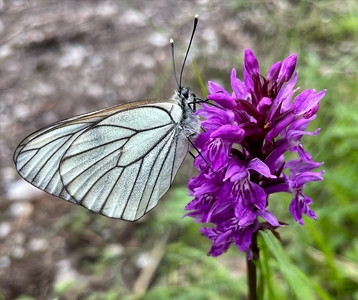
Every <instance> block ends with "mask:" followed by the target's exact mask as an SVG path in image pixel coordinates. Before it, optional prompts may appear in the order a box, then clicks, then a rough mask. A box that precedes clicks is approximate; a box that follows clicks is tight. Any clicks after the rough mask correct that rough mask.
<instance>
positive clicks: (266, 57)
mask: <svg viewBox="0 0 358 300" xmlns="http://www.w3.org/2000/svg"><path fill="white" fill-rule="evenodd" d="M0 13H1V15H0V33H1V35H0V59H1V64H0V97H1V108H0V113H1V115H0V116H1V119H0V130H1V140H0V147H1V148H0V149H1V153H0V164H1V165H0V176H1V186H0V299H6V300H9V299H22V300H24V299H245V298H246V277H245V276H246V275H245V272H246V266H245V255H244V254H243V253H241V252H239V251H238V250H237V249H236V248H234V247H232V248H231V249H230V251H228V253H226V254H224V255H222V256H221V257H218V258H212V257H208V256H207V255H206V253H207V252H208V250H209V248H210V246H211V242H210V241H209V240H208V239H206V238H205V237H202V236H201V234H200V233H199V231H198V230H199V228H200V226H199V225H198V224H194V222H193V221H192V219H189V218H184V219H182V216H183V215H184V214H185V211H184V206H185V205H186V203H188V202H189V201H190V198H189V197H188V196H187V189H186V182H187V181H188V179H189V178H190V177H192V176H194V175H195V172H194V168H193V167H192V166H191V163H192V159H191V157H189V156H188V158H187V161H186V163H185V165H184V166H183V167H182V169H181V171H180V174H179V175H178V176H177V178H176V181H175V183H174V185H173V187H172V188H171V189H170V191H169V192H168V193H167V194H166V196H165V197H164V198H163V199H162V200H161V201H160V203H159V205H158V206H157V208H156V209H155V210H153V211H152V212H151V213H150V214H148V215H147V216H145V217H144V218H142V219H141V220H140V221H139V222H136V223H128V222H124V221H118V220H111V219H108V218H105V217H103V216H100V215H96V214H93V213H91V212H88V211H86V210H85V209H84V208H82V207H79V206H76V205H73V204H69V203H67V202H66V201H63V200H60V199H58V198H55V197H52V196H50V195H48V194H46V193H44V192H41V191H40V190H38V189H36V188H33V187H32V186H31V185H30V184H28V183H26V182H25V181H24V180H22V179H21V178H20V177H19V176H18V175H17V173H16V171H15V169H14V167H13V162H12V155H13V152H14V150H15V148H16V146H17V145H18V144H19V143H20V142H21V140H22V139H23V138H25V137H26V136H27V135H28V134H30V133H32V132H33V131H35V130H37V129H39V128H41V127H43V126H45V125H47V124H49V123H51V122H55V121H58V120H60V119H64V118H67V117H71V116H73V115H76V114H80V113H85V112H90V111H94V110H97V109H100V108H104V107H107V106H112V105H116V104H119V103H124V102H130V101H133V100H138V99H146V98H154V97H170V96H171V95H172V94H173V91H174V89H175V88H176V84H175V81H174V76H173V67H172V62H171V52H170V46H169V39H170V38H173V39H174V41H175V45H176V48H175V52H176V56H175V59H176V62H177V68H179V66H180V64H181V63H182V61H183V57H184V54H185V50H186V47H187V45H188V41H189V37H190V34H191V31H192V26H193V25H192V24H193V18H194V15H195V14H199V25H198V28H197V32H196V36H195V39H194V43H193V46H192V49H191V51H190V55H189V57H193V58H194V59H195V62H196V64H197V66H198V69H199V72H200V73H201V76H202V77H203V80H204V81H205V82H207V81H208V80H213V81H216V82H218V83H220V84H222V85H223V86H225V87H227V88H228V89H229V88H230V81H229V76H230V72H231V69H232V68H236V69H237V71H238V77H239V78H242V75H241V74H242V61H243V51H244V49H245V48H251V49H252V50H253V51H254V53H255V54H256V56H257V57H258V59H259V61H260V66H261V71H262V73H263V74H266V72H267V69H268V67H269V66H270V65H271V64H272V63H274V62H276V61H278V60H283V59H284V58H286V57H287V56H288V55H289V54H290V53H293V52H295V53H297V54H298V58H299V59H298V68H297V69H298V70H299V80H298V84H297V86H300V87H301V89H302V90H304V89H309V88H314V89H316V90H322V89H325V88H327V89H328V92H327V94H326V96H325V98H324V99H323V100H322V101H321V106H320V111H319V113H318V118H317V119H316V120H315V121H314V122H313V124H311V127H310V129H312V130H314V129H316V128H317V127H321V128H322V130H321V133H320V134H319V135H318V136H317V137H305V138H304V140H303V142H304V145H305V146H306V148H307V150H308V151H309V152H310V153H311V154H312V155H313V158H314V160H315V161H324V162H325V165H324V169H325V170H326V173H325V175H324V178H325V180H324V181H323V182H318V183H312V184H310V185H309V186H308V189H307V191H306V193H307V195H309V196H310V197H312V198H313V200H314V204H313V205H312V206H311V208H312V209H314V210H315V211H316V212H317V215H318V220H317V221H313V220H311V219H308V218H304V222H305V226H300V225H298V224H297V223H295V222H294V220H293V219H292V218H291V217H290V215H289V213H288V205H289V203H290V200H291V197H290V195H282V196H279V197H277V196H276V197H274V198H272V199H270V206H269V209H270V210H271V211H273V212H274V213H275V215H276V216H277V217H278V219H279V220H281V221H283V222H286V223H288V224H289V226H286V227H285V228H281V229H280V230H279V233H280V235H281V238H282V241H283V243H282V244H283V247H284V249H285V254H286V255H287V256H288V258H289V259H290V261H291V262H292V263H293V264H294V265H295V266H296V267H297V268H298V269H299V270H300V271H301V272H302V273H303V274H304V275H305V276H307V277H308V278H309V279H310V282H311V283H312V286H313V287H314V286H316V287H317V286H318V287H320V289H322V290H323V291H324V292H323V294H324V295H325V296H324V297H323V296H322V295H323V294H322V293H321V294H320V295H319V293H317V296H316V299H358V187H357V183H358V176H357V173H358V151H357V150H358V96H357V95H358V73H357V67H358V43H357V41H358V2H357V1H356V0H342V1H338V0H337V1H326V0H322V1H299V0H291V1H285V0H281V1H273V0H271V1H269V0H266V1H265V0H261V1H243V0H242V1H239V0H237V1H234V0H231V1H219V0H213V1H208V0H196V1H174V0H173V1H164V0H153V1H138V0H109V1H95V0H86V1H84V0H82V1H80V0H78V1H69V0H67V1H51V0H37V1H35V0H31V1H29V0H12V1H4V0H0ZM183 82H184V85H187V86H190V87H191V88H192V89H193V90H194V91H195V92H196V94H197V95H199V96H201V91H200V88H199V85H198V81H197V79H196V78H195V75H194V70H193V67H192V66H191V62H190V60H188V61H187V64H186V68H185V71H184V79H183ZM260 245H261V247H262V248H263V249H264V248H265V243H264V242H263V241H262V240H260ZM267 261H268V265H269V267H270V270H271V273H270V280H271V281H272V284H273V287H272V289H273V290H274V295H275V299H303V298H300V297H297V296H295V294H294V293H293V292H292V289H291V288H290V286H289V285H288V284H287V280H286V279H285V277H284V276H283V275H282V272H281V271H280V264H279V263H278V262H277V260H275V258H274V257H273V256H269V258H267ZM271 295H272V294H271ZM267 299H268V298H267Z"/></svg>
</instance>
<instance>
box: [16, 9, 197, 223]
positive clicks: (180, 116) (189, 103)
mask: <svg viewBox="0 0 358 300" xmlns="http://www.w3.org/2000/svg"><path fill="white" fill-rule="evenodd" d="M197 20H198V19H197V16H196V17H195V21H194V29H193V32H192V36H191V39H190V43H189V46H188V50H187V52H186V56H185V59H184V63H183V67H184V64H185V60H186V58H187V55H188V51H189V49H190V45H191V42H192V39H193V35H194V32H195V28H196V24H197ZM171 45H172V54H173V55H172V56H173V61H174V48H173V44H172V42H171ZM183 67H182V70H181V73H180V82H179V83H178V80H177V83H178V89H177V90H176V91H175V93H174V95H173V96H172V97H171V98H164V99H152V100H142V101H136V102H132V103H128V104H123V105H117V106H113V107H110V108H105V109H101V110H98V111H95V112H92V113H87V114H82V115H79V116H75V117H72V118H69V119H66V120H63V121H59V122H56V123H54V124H51V125H48V126H46V127H44V128H42V129H40V130H38V131H36V132H34V133H32V134H31V135H29V136H28V137H26V138H25V139H24V140H23V141H22V142H21V143H20V144H19V145H18V147H17V148H16V150H15V153H14V164H15V167H16V169H17V171H18V173H19V174H20V176H21V177H23V178H24V179H25V180H26V181H28V182H29V183H31V184H32V185H34V186H36V187H38V188H39V189H41V190H43V191H45V192H47V193H49V194H51V195H54V196H57V197H60V198H62V199H64V200H66V201H69V202H72V203H75V204H78V205H81V206H84V207H85V208H87V209H88V210H90V211H92V212H95V213H100V214H102V215H105V216H107V217H111V218H116V219H122V220H126V221H136V220H138V219H140V218H141V217H142V216H143V215H144V214H146V213H148V212H149V211H150V210H152V209H153V208H154V207H155V206H156V205H157V203H158V200H159V199H160V198H161V197H162V196H163V195H164V194H165V193H166V192H167V191H168V189H169V188H170V186H171V184H172V182H173V180H174V177H175V175H176V174H177V172H178V169H179V167H180V166H181V164H182V162H183V160H184V158H185V156H186V154H187V153H188V151H189V145H190V143H191V140H190V139H193V138H195V137H196V135H197V134H198V133H199V131H200V125H199V120H198V118H197V116H196V115H195V114H194V110H195V109H194V108H195V103H197V102H198V101H197V97H196V96H195V94H194V93H193V92H192V91H191V90H190V89H189V88H186V87H182V86H181V78H182V72H183ZM174 69H175V68H174ZM174 74H175V70H174Z"/></svg>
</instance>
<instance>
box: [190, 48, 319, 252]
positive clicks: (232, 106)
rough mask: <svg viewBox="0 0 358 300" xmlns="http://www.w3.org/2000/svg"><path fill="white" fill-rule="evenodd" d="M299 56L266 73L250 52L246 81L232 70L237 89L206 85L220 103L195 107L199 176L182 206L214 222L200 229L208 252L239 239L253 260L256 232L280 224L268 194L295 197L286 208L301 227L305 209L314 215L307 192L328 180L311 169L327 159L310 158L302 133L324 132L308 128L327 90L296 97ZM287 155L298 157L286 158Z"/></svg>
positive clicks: (233, 85)
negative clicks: (198, 122) (307, 188)
mask: <svg viewBox="0 0 358 300" xmlns="http://www.w3.org/2000/svg"><path fill="white" fill-rule="evenodd" d="M296 61H297V55H296V54H291V55H290V56H289V57H287V58H286V59H285V60H284V61H283V62H276V63H275V64H273V65H272V66H271V67H270V68H269V71H268V74H267V76H266V77H264V76H262V75H261V74H260V67H259V63H258V60H257V58H256V57H255V55H254V54H253V53H252V51H251V50H250V49H247V50H246V51H245V57H244V74H243V77H244V81H241V80H240V79H238V78H237V77H236V70H235V69H233V70H232V72H231V76H230V79H231V88H232V93H230V92H228V91H226V90H225V89H224V88H223V87H221V86H220V85H218V84H216V83H214V82H209V92H210V94H209V95H208V99H209V100H211V101H213V102H214V103H215V106H210V105H205V104H204V105H203V107H202V109H201V110H199V111H197V115H199V116H200V117H202V118H204V120H203V121H201V126H202V127H203V128H204V132H202V133H201V134H200V135H199V136H198V138H197V139H196V141H195V146H196V147H197V148H198V149H199V150H200V153H201V154H200V155H199V156H197V157H196V158H195V160H194V166H195V167H196V168H197V169H198V170H199V171H200V173H199V175H198V176H196V177H194V178H192V179H191V180H190V181H189V185H188V186H189V191H190V195H191V196H194V199H193V200H192V201H191V202H190V203H189V204H188V205H187V206H186V207H185V209H186V210H187V211H189V212H188V213H187V214H186V216H190V217H192V218H194V220H195V221H197V222H200V223H212V224H214V227H212V228H202V229H201V232H202V233H203V234H204V235H205V236H207V237H208V238H209V239H211V240H212V241H213V245H212V247H211V249H210V251H209V255H212V256H218V255H221V254H222V253H223V252H225V251H226V250H227V249H228V248H229V247H230V245H231V244H235V245H236V246H237V247H238V248H239V249H240V251H245V252H247V254H248V256H249V257H250V255H251V250H250V246H251V241H252V236H253V234H254V233H255V232H257V231H258V230H260V229H263V228H268V227H269V228H273V229H275V228H277V227H280V226H282V225H281V224H283V223H280V222H279V221H278V220H277V218H276V217H275V216H274V214H273V213H272V212H271V211H269V210H268V209H267V206H268V204H269V202H268V196H269V195H270V194H273V193H278V192H286V193H291V194H292V195H293V199H292V202H291V204H290V205H289V211H290V213H291V215H292V217H293V218H294V219H295V220H296V221H297V222H298V223H299V224H302V225H303V220H302V217H303V215H304V214H305V215H306V216H308V217H310V218H312V219H316V218H317V216H316V214H315V212H314V211H313V210H312V209H310V208H309V205H311V204H312V202H313V201H312V199H311V198H309V197H307V196H306V195H305V194H304V193H303V189H304V187H305V185H306V184H307V183H309V182H312V181H320V180H323V178H322V174H323V172H324V171H320V172H312V170H313V169H315V168H317V167H320V166H321V165H322V163H318V162H314V161H312V156H311V155H310V154H309V153H308V152H307V151H306V150H305V149H304V148H303V145H302V143H301V138H302V136H304V135H309V136H315V135H317V134H318V133H319V129H317V130H316V131H314V132H307V131H305V130H306V128H307V126H308V124H309V122H310V121H312V120H313V119H315V117H316V113H317V111H318V109H319V103H320V100H321V99H322V98H323V96H324V95H325V93H326V91H325V90H323V91H321V92H316V91H315V90H305V91H303V92H301V93H299V94H298V95H297V96H295V97H294V95H295V93H296V92H297V91H298V88H296V89H294V86H295V84H296V82H297V78H298V73H297V72H295V68H296ZM288 152H289V153H291V156H292V153H293V154H296V156H297V159H293V160H289V161H288V160H286V159H285V153H288ZM259 217H260V218H261V219H263V220H264V222H261V223H260V221H259V219H258V218H259Z"/></svg>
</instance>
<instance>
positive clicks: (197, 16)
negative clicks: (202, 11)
mask: <svg viewBox="0 0 358 300" xmlns="http://www.w3.org/2000/svg"><path fill="white" fill-rule="evenodd" d="M198 20H199V15H195V17H194V27H193V31H192V33H191V37H190V42H189V46H188V49H187V50H186V54H185V57H184V61H183V65H182V67H181V70H180V77H179V88H181V79H182V77H183V71H184V65H185V62H186V59H187V58H188V54H189V50H190V46H191V43H192V42H193V38H194V33H195V30H196V26H197V25H198Z"/></svg>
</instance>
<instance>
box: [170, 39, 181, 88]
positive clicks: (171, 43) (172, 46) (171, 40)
mask: <svg viewBox="0 0 358 300" xmlns="http://www.w3.org/2000/svg"><path fill="white" fill-rule="evenodd" d="M170 48H171V49H172V60H173V69H174V78H175V81H176V82H177V85H178V89H180V85H179V81H178V77H177V71H176V70H175V59H174V41H173V39H170Z"/></svg>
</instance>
